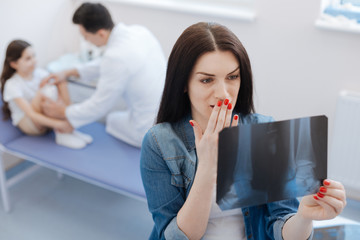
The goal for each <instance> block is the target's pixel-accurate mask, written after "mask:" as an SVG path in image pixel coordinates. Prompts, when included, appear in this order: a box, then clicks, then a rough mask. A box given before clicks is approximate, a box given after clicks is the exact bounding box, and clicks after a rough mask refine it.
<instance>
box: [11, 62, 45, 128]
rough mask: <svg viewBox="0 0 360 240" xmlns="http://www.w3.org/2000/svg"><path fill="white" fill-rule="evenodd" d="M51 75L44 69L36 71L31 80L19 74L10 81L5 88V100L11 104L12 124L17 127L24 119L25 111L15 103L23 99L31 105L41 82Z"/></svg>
mask: <svg viewBox="0 0 360 240" xmlns="http://www.w3.org/2000/svg"><path fill="white" fill-rule="evenodd" d="M47 75H49V73H48V72H47V71H45V70H43V69H39V68H37V69H35V70H34V72H33V78H32V79H31V80H27V79H23V78H22V77H21V76H20V75H19V74H17V73H15V74H14V75H13V76H12V77H11V78H10V79H8V80H7V81H6V83H5V86H4V100H5V101H6V102H8V103H9V109H10V112H11V119H12V124H13V125H14V126H17V125H18V124H19V122H20V120H21V119H22V118H23V117H24V115H25V113H24V111H23V110H22V109H21V108H20V107H19V106H18V105H17V104H16V103H15V99H16V98H23V99H25V100H27V101H28V102H29V104H31V100H32V99H33V98H34V97H35V95H36V92H37V91H38V90H39V86H40V82H41V80H42V79H44V78H45V77H46V76H47Z"/></svg>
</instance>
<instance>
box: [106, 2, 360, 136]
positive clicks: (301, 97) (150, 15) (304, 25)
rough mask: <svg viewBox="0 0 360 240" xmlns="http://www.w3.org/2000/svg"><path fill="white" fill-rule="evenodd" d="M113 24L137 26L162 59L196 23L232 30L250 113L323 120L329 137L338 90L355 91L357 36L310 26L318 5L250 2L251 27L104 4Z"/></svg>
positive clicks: (359, 83) (359, 59) (358, 85)
mask: <svg viewBox="0 0 360 240" xmlns="http://www.w3.org/2000/svg"><path fill="white" fill-rule="evenodd" d="M104 4H105V5H106V6H108V7H109V8H110V10H111V12H112V14H113V16H114V18H115V19H116V20H117V21H123V22H125V23H128V24H133V23H138V24H143V25H145V26H147V27H148V28H150V29H151V30H152V31H153V32H154V34H155V35H156V36H157V37H158V38H159V40H160V42H161V43H162V45H163V48H164V50H165V53H166V54H167V56H168V54H169V53H170V51H171V48H172V46H173V44H174V43H175V41H176V39H177V37H178V36H179V35H180V34H181V32H182V31H183V30H184V29H185V28H186V27H187V26H189V25H191V24H193V23H196V22H198V21H215V22H219V23H222V24H224V25H226V26H228V27H229V28H230V29H231V30H233V31H234V32H235V33H236V34H237V36H238V37H239V39H240V40H241V41H242V42H243V44H244V45H245V47H246V49H247V50H248V53H249V56H250V59H251V61H252V66H253V71H254V76H255V85H256V109H257V111H258V112H259V113H263V114H268V115H272V116H274V117H275V118H276V119H278V120H282V119H289V118H295V117H302V116H309V115H320V114H325V115H327V116H328V117H329V120H330V122H329V124H330V125H329V126H330V135H331V133H332V125H333V120H334V114H335V107H336V98H337V95H338V92H339V91H340V90H342V89H351V90H356V91H360V77H359V76H360V67H358V64H359V63H360V34H354V33H345V32H335V31H327V30H321V29H318V28H316V27H315V26H314V22H315V20H316V18H317V17H318V14H319V11H320V0H318V1H314V0H302V1H288V0H272V1H268V0H256V9H257V12H258V17H257V19H256V21H255V22H253V23H247V22H242V21H239V20H236V21H235V20H228V19H221V18H213V17H204V16H194V15H189V14H186V13H183V14H182V13H177V12H167V11H162V10H155V9H148V8H140V7H134V6H129V5H121V4H119V3H114V2H111V1H105V3H104Z"/></svg>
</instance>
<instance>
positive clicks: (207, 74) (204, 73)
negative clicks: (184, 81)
mask: <svg viewBox="0 0 360 240" xmlns="http://www.w3.org/2000/svg"><path fill="white" fill-rule="evenodd" d="M239 68H240V67H237V68H236V69H235V70H233V71H231V72H230V73H228V74H227V75H229V74H232V73H234V72H236V71H237V70H238V69H239ZM196 74H202V75H206V76H210V77H213V76H215V74H211V73H206V72H196Z"/></svg>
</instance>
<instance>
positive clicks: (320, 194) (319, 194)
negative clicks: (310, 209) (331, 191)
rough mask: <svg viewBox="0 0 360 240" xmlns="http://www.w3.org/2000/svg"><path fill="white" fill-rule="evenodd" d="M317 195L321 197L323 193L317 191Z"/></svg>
mask: <svg viewBox="0 0 360 240" xmlns="http://www.w3.org/2000/svg"><path fill="white" fill-rule="evenodd" d="M317 195H318V196H319V197H321V198H323V197H324V196H325V195H324V194H322V193H319V192H318V193H317Z"/></svg>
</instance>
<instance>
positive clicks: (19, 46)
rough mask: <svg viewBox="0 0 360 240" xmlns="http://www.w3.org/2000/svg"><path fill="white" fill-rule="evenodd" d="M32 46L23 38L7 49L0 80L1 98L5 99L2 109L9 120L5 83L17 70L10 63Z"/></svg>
mask: <svg viewBox="0 0 360 240" xmlns="http://www.w3.org/2000/svg"><path fill="white" fill-rule="evenodd" d="M30 46H31V45H30V44H29V43H28V42H25V41H23V40H14V41H12V42H11V43H10V44H9V46H8V47H7V49H6V55H5V60H4V66H3V70H2V73H1V78H0V80H1V99H2V101H3V106H2V111H3V113H4V120H7V119H9V118H10V110H9V104H8V103H7V102H5V101H4V88H5V83H6V81H7V80H8V79H10V78H11V77H12V76H13V75H14V73H15V72H16V70H15V69H14V68H12V67H11V66H10V63H11V62H15V61H17V60H18V59H19V58H21V55H22V53H23V52H24V50H25V49H26V48H27V47H30Z"/></svg>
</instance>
